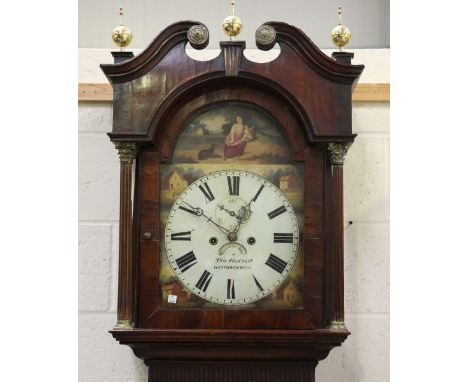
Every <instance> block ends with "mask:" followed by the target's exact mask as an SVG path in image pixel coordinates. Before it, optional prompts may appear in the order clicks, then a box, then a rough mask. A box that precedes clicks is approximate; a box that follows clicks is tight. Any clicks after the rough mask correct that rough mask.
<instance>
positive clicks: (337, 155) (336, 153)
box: [327, 143, 348, 166]
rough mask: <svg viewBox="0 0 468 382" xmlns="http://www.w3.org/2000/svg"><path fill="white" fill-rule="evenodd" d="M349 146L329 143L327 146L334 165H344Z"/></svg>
mask: <svg viewBox="0 0 468 382" xmlns="http://www.w3.org/2000/svg"><path fill="white" fill-rule="evenodd" d="M347 151H348V146H346V145H344V144H342V143H329V144H328V145H327V153H328V158H329V159H330V163H331V164H332V165H341V166H342V165H343V163H344V158H345V156H346V153H347Z"/></svg>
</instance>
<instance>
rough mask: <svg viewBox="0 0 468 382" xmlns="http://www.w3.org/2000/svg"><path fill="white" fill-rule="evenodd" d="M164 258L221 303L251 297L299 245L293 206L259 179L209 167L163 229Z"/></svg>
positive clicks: (278, 273) (269, 287) (270, 285)
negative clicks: (208, 172) (164, 229)
mask: <svg viewBox="0 0 468 382" xmlns="http://www.w3.org/2000/svg"><path fill="white" fill-rule="evenodd" d="M165 245H166V254H167V258H168V262H169V264H170V266H171V267H172V269H173V271H174V273H175V274H176V275H177V277H178V278H179V280H180V282H181V283H182V284H183V285H184V286H185V287H186V288H187V289H188V290H190V291H191V292H192V293H195V294H197V295H198V296H200V297H202V298H204V299H206V300H208V301H211V302H214V303H217V304H223V305H241V304H249V303H251V302H253V301H256V300H259V299H261V298H263V297H265V296H267V295H269V294H270V293H271V292H273V291H274V290H275V289H276V288H278V287H279V286H280V284H281V283H282V282H283V281H284V279H285V278H286V277H287V275H288V274H289V272H290V271H291V269H292V267H293V265H294V262H295V260H296V257H297V253H298V247H299V228H298V223H297V219H296V215H295V213H294V210H293V208H292V206H291V204H290V203H289V201H288V200H287V199H286V197H285V196H284V194H283V193H282V192H281V191H280V190H279V189H278V188H277V187H275V186H274V185H273V184H272V183H270V182H269V181H268V180H266V179H265V178H263V177H261V176H259V175H256V174H253V173H250V172H247V171H240V170H227V171H218V172H213V173H211V174H209V175H206V176H203V177H201V178H199V179H198V180H196V181H195V182H194V183H192V184H191V185H190V186H188V187H187V188H186V189H185V190H184V191H183V192H182V193H181V194H180V195H179V197H178V198H177V199H176V201H175V203H174V205H173V206H172V208H171V210H170V212H169V215H168V218H167V221H166V231H165Z"/></svg>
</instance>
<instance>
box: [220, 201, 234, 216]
mask: <svg viewBox="0 0 468 382" xmlns="http://www.w3.org/2000/svg"><path fill="white" fill-rule="evenodd" d="M218 207H219V209H220V210H222V211H226V212H227V213H228V214H229V215H231V216H233V217H234V216H236V213H235V212H234V211H231V210H228V209H227V208H226V207H224V205H222V204H221V203H220V204H218ZM236 217H237V216H236Z"/></svg>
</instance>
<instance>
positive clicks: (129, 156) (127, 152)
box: [114, 142, 138, 164]
mask: <svg viewBox="0 0 468 382" xmlns="http://www.w3.org/2000/svg"><path fill="white" fill-rule="evenodd" d="M114 144H115V148H116V149H117V151H118V152H119V158H120V163H128V164H132V163H133V160H134V159H135V158H136V154H137V151H138V148H137V144H136V143H135V142H114Z"/></svg>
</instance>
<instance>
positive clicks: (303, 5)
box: [78, 0, 390, 49]
mask: <svg viewBox="0 0 468 382" xmlns="http://www.w3.org/2000/svg"><path fill="white" fill-rule="evenodd" d="M229 4H230V1H229V0H203V1H193V0H177V1H157V0H138V1H132V0H120V1H118V2H117V1H115V0H99V1H96V0H79V2H78V11H79V18H78V24H79V29H78V38H79V41H78V42H79V46H80V48H111V47H112V46H113V45H112V41H111V38H110V34H111V31H112V29H113V28H115V27H116V26H117V25H118V23H119V16H118V9H119V7H123V8H124V12H125V20H124V21H125V24H126V25H127V26H128V27H129V28H130V30H131V31H132V32H133V34H134V40H133V42H132V47H133V48H140V49H141V48H145V47H146V46H148V44H149V43H150V42H151V41H152V40H153V38H154V36H156V35H157V34H158V33H159V32H160V31H161V30H162V29H163V28H165V27H166V26H167V25H168V24H169V23H172V22H176V21H179V20H195V21H199V22H202V23H204V24H205V25H206V26H207V27H208V29H209V31H210V46H209V47H210V48H217V47H219V44H218V41H221V40H226V36H225V35H224V33H223V31H222V29H221V22H222V20H223V19H224V17H226V16H227V15H228V14H229V13H230V6H229ZM339 5H342V6H343V9H344V24H345V25H347V26H348V27H349V28H350V29H351V31H352V33H353V38H352V40H351V42H350V45H349V46H350V48H351V49H356V48H379V47H380V48H388V47H389V46H390V0H359V1H351V0H339V1H338V0H335V1H330V0H314V1H310V0H294V1H290V0H254V1H252V0H237V14H238V15H239V16H240V17H241V19H242V21H243V24H244V29H243V31H242V34H241V35H240V36H239V37H240V39H241V40H245V41H246V43H247V48H255V41H254V36H255V30H256V29H257V28H258V27H259V26H260V25H261V23H263V22H265V21H284V22H286V23H289V24H292V25H295V26H297V27H298V28H300V29H301V30H303V31H304V32H305V33H306V34H307V35H308V36H310V37H311V38H312V39H313V41H314V42H315V43H316V44H317V45H318V46H319V47H320V48H327V47H328V48H330V47H332V46H333V45H332V43H331V41H330V32H331V30H332V28H333V27H334V26H335V25H336V24H337V21H338V20H337V8H338V6H339Z"/></svg>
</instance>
